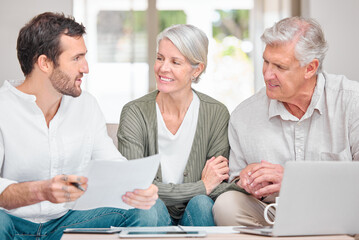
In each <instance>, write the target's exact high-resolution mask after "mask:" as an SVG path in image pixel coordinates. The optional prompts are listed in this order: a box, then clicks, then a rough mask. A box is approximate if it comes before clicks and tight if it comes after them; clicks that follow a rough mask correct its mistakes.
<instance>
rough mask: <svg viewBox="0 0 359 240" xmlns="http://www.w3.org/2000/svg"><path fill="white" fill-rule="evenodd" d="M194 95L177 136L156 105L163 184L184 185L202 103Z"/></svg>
mask: <svg viewBox="0 0 359 240" xmlns="http://www.w3.org/2000/svg"><path fill="white" fill-rule="evenodd" d="M192 93H193V99H192V102H191V104H190V106H189V107H188V110H187V112H186V115H185V117H184V119H183V121H182V124H181V126H180V127H179V129H178V130H177V132H176V134H174V135H173V134H172V133H171V132H170V131H169V130H168V129H167V127H166V124H165V122H164V120H163V118H162V114H161V111H160V109H159V107H158V105H157V104H156V111H157V126H158V149H159V153H160V155H161V170H162V182H163V183H166V184H167V183H174V184H180V183H183V172H184V169H185V167H186V165H187V161H188V157H189V154H190V152H191V148H192V143H193V139H194V134H195V132H196V128H197V120H198V112H199V105H200V101H199V98H198V96H197V95H196V94H195V93H194V92H192Z"/></svg>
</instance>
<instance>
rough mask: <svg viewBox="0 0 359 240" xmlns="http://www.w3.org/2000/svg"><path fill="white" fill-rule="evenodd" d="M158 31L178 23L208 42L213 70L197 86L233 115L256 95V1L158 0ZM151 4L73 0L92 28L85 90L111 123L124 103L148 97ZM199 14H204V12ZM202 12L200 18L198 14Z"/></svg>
mask: <svg viewBox="0 0 359 240" xmlns="http://www.w3.org/2000/svg"><path fill="white" fill-rule="evenodd" d="M156 2H157V3H156V8H157V10H158V18H159V19H158V24H159V26H158V30H159V31H162V30H163V29H165V28H166V27H168V26H171V25H173V24H179V23H188V24H192V25H195V26H197V27H199V28H200V29H202V30H203V31H204V32H205V33H206V34H207V37H208V38H209V41H210V45H209V53H208V67H207V70H206V73H205V74H203V75H202V77H201V81H200V82H199V83H198V84H193V85H192V86H193V87H194V88H195V89H197V90H198V91H201V92H203V93H205V94H208V95H210V96H212V97H213V98H215V99H217V100H219V101H221V102H223V103H224V104H225V105H226V106H227V107H228V109H229V111H230V112H231V111H232V110H233V109H234V107H235V106H237V105H238V104H239V103H240V102H241V101H243V100H244V99H246V98H247V97H249V96H250V95H252V94H253V93H254V86H253V85H254V83H253V81H254V80H253V79H254V70H253V63H252V62H253V61H252V59H251V57H252V50H253V44H252V42H251V31H250V25H251V22H250V19H251V18H250V16H251V13H252V10H253V5H254V0H241V1H237V0H212V1H209V0H195V1H193V0H157V1H156ZM147 6H148V2H147V0H101V1H98V0H74V16H75V17H76V19H77V20H78V21H82V22H83V23H84V24H85V26H86V28H87V35H86V44H87V47H88V50H89V51H88V56H87V59H88V61H89V66H90V74H89V75H88V77H87V81H85V84H84V88H85V90H87V91H89V92H91V93H92V94H93V95H94V96H95V97H96V98H97V100H98V102H99V104H100V107H101V109H102V110H103V112H104V114H105V117H106V121H107V122H108V123H118V121H119V117H120V112H121V109H122V107H123V105H124V104H126V103H127V102H129V101H131V100H133V99H135V98H138V97H141V96H143V95H145V94H146V93H148V91H149V90H148V89H149V70H150V69H149V64H148V57H147V48H148V46H147V45H148V40H147V39H148V37H149V35H148V34H152V36H156V35H157V34H158V33H157V32H148V30H147V29H146V21H147ZM199 10H200V11H199ZM199 13H200V14H199Z"/></svg>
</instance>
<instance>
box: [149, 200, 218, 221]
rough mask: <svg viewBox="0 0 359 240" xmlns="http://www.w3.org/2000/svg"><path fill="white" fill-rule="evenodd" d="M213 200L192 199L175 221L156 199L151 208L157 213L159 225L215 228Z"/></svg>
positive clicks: (161, 202) (160, 201) (163, 205)
mask: <svg viewBox="0 0 359 240" xmlns="http://www.w3.org/2000/svg"><path fill="white" fill-rule="evenodd" d="M213 204H214V202H213V200H212V199H211V198H210V197H208V196H205V195H197V196H195V197H193V198H192V199H191V200H190V201H189V202H188V204H187V206H186V209H185V210H184V213H183V215H182V218H181V219H179V220H177V219H174V218H172V217H171V216H170V214H169V213H168V210H167V207H166V206H165V204H164V203H163V201H162V200H160V199H158V200H157V202H156V204H155V205H154V206H153V208H155V209H156V211H157V216H158V219H159V220H160V222H161V224H163V223H165V225H166V226H169V225H178V224H179V225H182V226H215V224H214V220H213V214H212V207H213Z"/></svg>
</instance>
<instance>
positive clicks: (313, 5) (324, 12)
mask: <svg viewBox="0 0 359 240" xmlns="http://www.w3.org/2000/svg"><path fill="white" fill-rule="evenodd" d="M358 13H359V1H358V0H341V1H337V0H302V15H303V16H306V17H312V18H314V19H316V20H317V21H318V22H319V23H320V24H321V25H322V28H323V30H324V34H325V36H326V39H327V41H328V44H329V50H328V53H327V56H326V59H325V60H324V70H325V71H327V72H329V73H336V74H343V75H346V76H347V77H348V78H349V79H352V80H357V81H359V76H358V67H357V62H358V55H359V26H358V25H359V14H358Z"/></svg>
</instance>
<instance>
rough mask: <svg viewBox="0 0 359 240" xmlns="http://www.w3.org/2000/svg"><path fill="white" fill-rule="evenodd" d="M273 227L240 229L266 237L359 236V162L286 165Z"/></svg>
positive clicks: (319, 162) (291, 163)
mask: <svg viewBox="0 0 359 240" xmlns="http://www.w3.org/2000/svg"><path fill="white" fill-rule="evenodd" d="M279 195H280V198H279V203H278V206H277V208H276V217H275V223H274V225H273V227H261V228H259V227H244V228H242V227H238V228H236V230H239V231H240V232H241V233H252V234H258V235H266V236H298V235H334V234H358V233H359V162H351V161H350V162H349V161H348V162H333V161H332V162H327V161H318V162H294V161H293V162H287V164H286V165H285V170H284V176H283V181H282V186H281V191H280V194H279Z"/></svg>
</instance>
